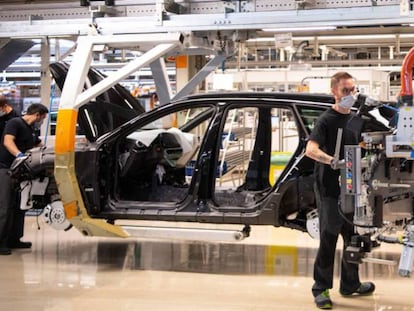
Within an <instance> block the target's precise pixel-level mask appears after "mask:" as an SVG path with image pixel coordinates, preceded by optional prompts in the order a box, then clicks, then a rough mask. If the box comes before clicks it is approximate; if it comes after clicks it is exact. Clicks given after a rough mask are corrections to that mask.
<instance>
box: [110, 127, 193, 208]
mask: <svg viewBox="0 0 414 311" xmlns="http://www.w3.org/2000/svg"><path fill="white" fill-rule="evenodd" d="M120 148H121V151H120V154H119V159H118V172H119V173H118V174H117V176H118V178H117V179H118V185H117V189H118V198H119V199H120V200H131V201H159V202H163V201H166V202H168V201H181V200H183V199H184V198H185V196H186V194H187V190H188V184H187V183H186V179H185V166H186V164H187V163H188V162H189V161H190V160H191V158H192V157H193V155H194V154H195V152H196V150H197V148H198V143H197V139H196V137H195V135H193V134H191V133H184V132H182V131H180V130H179V129H177V128H170V129H152V130H142V131H137V132H133V133H131V134H130V135H128V136H127V137H126V138H125V143H124V146H120ZM161 189H163V190H162V191H161ZM167 189H168V190H167Z"/></svg>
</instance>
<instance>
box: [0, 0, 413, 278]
mask: <svg viewBox="0 0 414 311" xmlns="http://www.w3.org/2000/svg"><path fill="white" fill-rule="evenodd" d="M299 2H300V1H298V3H299ZM403 2H404V1H401V3H403ZM246 3H247V4H249V3H248V2H246ZM246 3H244V4H246ZM269 3H270V4H272V5H274V4H273V3H272V2H271V1H270V2H269ZM304 3H305V4H306V1H304ZM372 3H374V2H372ZM375 3H377V2H375ZM407 3H408V2H407ZM195 4H197V3H195ZM230 4H233V7H232V8H229V7H228V6H229V5H230ZM237 4H238V5H234V3H232V2H227V1H225V2H223V3H221V2H220V6H219V7H223V12H220V13H214V14H204V15H200V16H198V17H197V18H194V16H191V17H190V16H188V15H186V14H175V12H174V14H168V13H169V12H166V11H165V8H163V5H161V2H157V4H156V5H154V7H155V8H156V10H155V13H156V14H155V17H156V18H154V16H152V15H151V16H139V18H140V19H139V21H138V22H137V19H136V16H123V17H122V18H121V17H119V16H117V14H135V13H131V12H143V11H144V10H141V11H140V10H135V7H134V10H132V9H131V10H130V11H128V10H125V13H123V11H122V10H118V11H117V10H114V9H111V8H105V7H99V8H98V9H97V10H98V11H99V10H103V12H100V11H99V12H92V13H91V16H92V18H89V17H86V18H82V19H75V18H74V19H73V20H71V21H70V23H68V21H67V20H66V21H65V20H59V19H56V20H52V21H50V20H49V21H48V20H47V18H46V17H44V18H32V16H30V18H27V21H26V20H25V21H24V22H23V21H7V20H6V17H7V16H6V15H5V17H4V18H3V19H4V21H2V22H1V23H0V30H1V31H0V37H1V38H5V37H8V36H9V35H10V33H14V34H15V36H16V37H21V38H28V37H40V38H43V39H44V37H47V36H50V37H53V36H56V37H60V36H63V37H65V36H78V37H77V41H76V50H75V53H74V56H73V59H72V61H71V65H70V66H69V65H68V64H66V63H63V62H57V63H54V64H51V65H50V71H51V73H52V74H53V76H54V79H55V81H56V83H57V85H58V86H59V87H60V88H61V90H62V95H61V99H60V104H59V109H58V117H57V124H56V137H55V145H54V149H52V148H37V149H33V150H31V151H30V152H28V153H27V156H26V157H22V158H18V159H16V160H15V162H14V164H13V166H12V168H11V171H12V174H13V176H14V177H15V178H16V179H17V180H18V181H19V182H20V187H21V195H22V200H21V208H22V209H30V208H33V209H41V210H43V212H42V214H41V217H43V219H44V220H45V222H46V223H49V224H50V225H51V226H52V227H54V228H55V229H58V230H68V229H70V228H71V227H75V228H76V229H77V230H79V231H80V232H81V233H82V234H84V235H85V236H106V237H122V238H127V237H164V238H186V239H200V240H220V241H224V240H230V241H240V240H242V239H244V238H246V237H248V236H249V232H250V226H252V225H271V226H275V227H280V226H283V227H287V228H292V229H295V230H300V231H303V232H308V233H309V234H310V235H311V236H312V237H315V238H317V237H318V219H317V212H316V210H317V208H316V200H315V196H314V192H313V181H314V180H313V162H312V160H310V159H309V158H307V157H305V155H304V151H305V146H306V141H307V138H308V137H309V133H310V131H311V130H312V126H313V122H314V121H315V120H316V118H317V116H319V115H320V114H321V113H322V112H323V111H324V110H326V109H328V108H329V107H330V106H331V105H332V103H333V102H334V99H333V97H332V96H328V95H313V94H305V93H302V94H298V93H260V92H258V93H253V92H227V93H224V92H223V93H211V94H201V95H189V94H191V92H192V91H193V90H194V89H195V88H196V86H197V85H198V84H199V83H200V82H201V81H203V80H204V79H205V78H206V77H207V75H208V74H209V73H210V72H211V71H212V70H214V69H215V68H217V66H219V65H220V64H221V63H222V62H223V61H224V60H226V58H227V57H228V55H231V54H233V53H234V49H235V48H236V47H235V46H236V44H237V43H239V42H242V41H245V40H247V39H249V38H250V37H252V36H254V34H253V32H254V31H255V30H256V29H263V28H269V27H270V26H272V27H283V26H291V25H294V26H308V25H309V24H315V23H322V24H324V23H326V22H331V23H332V24H335V25H337V26H354V25H361V26H364V25H365V26H368V25H370V24H372V23H373V22H372V21H373V20H376V19H380V20H381V22H382V23H384V24H393V23H395V20H396V16H397V17H398V18H399V20H400V22H401V23H406V24H408V23H410V22H411V20H412V17H411V16H409V14H408V13H407V14H401V12H402V11H403V10H402V9H401V7H398V6H397V5H395V6H392V9H390V8H388V7H387V6H386V5H383V6H381V5H373V6H372V7H369V6H368V7H364V6H363V3H362V2H361V4H360V5H361V7H358V8H352V9H349V8H346V10H347V11H350V10H351V11H352V13H353V14H351V15H352V18H349V14H348V15H345V14H341V11H340V10H333V9H329V10H328V13H327V12H326V10H325V11H323V10H322V11H323V12H322V13H321V12H319V11H318V10H299V11H295V10H292V11H286V12H284V11H282V10H280V9H279V10H275V11H273V12H272V11H269V12H267V11H266V10H264V9H263V10H264V11H260V12H251V10H252V5H245V6H241V4H243V2H240V1H239V2H237ZM295 4H296V3H295ZM200 5H201V4H200ZM355 5H356V4H355ZM266 7H267V6H266V5H263V8H266ZM67 10H68V12H71V11H73V10H74V9H73V8H68V9H67ZM77 10H80V8H77ZM106 10H108V12H104V11H106ZM344 10H345V9H344ZM46 11H47V10H46ZM46 11H45V8H44V7H42V9H41V10H40V9H39V12H36V14H37V15H33V17H35V16H41V14H45V13H43V12H46ZM59 11H62V12H63V11H64V10H63V9H61V10H59ZM65 12H66V11H65ZM82 12H83V11H82ZM313 12H316V13H313ZM404 12H405V11H404ZM6 13H7V12H5V13H2V14H6ZM46 13H47V12H46ZM107 13H108V14H107ZM22 14H23V13H22ZM55 14H58V13H56V12H55ZM59 14H63V13H59ZM65 14H67V13H65ZM105 14H107V15H114V16H113V17H106V16H104V17H102V16H101V15H105ZM136 14H138V13H136ZM9 15H10V16H15V15H13V14H9ZM298 15H300V16H301V21H300V22H298V21H297V20H298V18H297V16H298ZM378 16H380V17H378ZM332 21H335V22H332ZM194 23H197V25H194ZM212 29H213V30H212ZM45 41H47V40H45ZM114 48H120V49H123V48H125V49H128V48H130V49H131V50H139V52H142V54H140V56H139V57H136V58H135V59H134V60H132V61H130V62H129V63H127V64H126V65H124V66H123V67H122V68H120V69H119V70H118V71H116V72H114V73H111V74H110V75H108V76H107V77H106V76H104V75H102V74H100V73H99V72H98V71H96V70H95V69H94V68H92V67H91V64H92V60H93V55H94V53H99V52H103V51H107V50H111V49H114ZM200 54H203V55H211V58H210V60H209V61H208V62H207V64H206V65H205V66H204V67H203V68H202V69H201V70H200V71H199V72H198V73H197V74H196V75H195V76H194V77H193V78H192V79H191V80H190V81H189V82H188V83H187V84H186V85H185V86H184V87H183V88H181V89H180V90H178V92H177V93H176V94H175V95H174V96H173V95H172V91H171V86H170V81H169V80H168V75H167V74H166V68H165V67H166V66H165V63H164V57H165V56H177V55H200ZM413 65H414V49H412V50H411V51H410V52H409V53H408V54H407V56H406V58H405V59H404V62H403V64H402V68H401V82H402V83H401V91H400V96H399V101H398V103H388V102H387V103H385V102H377V101H374V100H371V99H370V98H366V97H364V96H360V97H359V99H358V101H357V103H358V104H357V105H356V107H354V111H355V112H356V113H357V114H358V115H359V116H360V117H361V118H363V119H364V121H365V123H366V125H367V126H366V128H365V130H364V133H363V138H364V142H365V145H366V148H365V149H364V150H361V148H360V147H359V146H345V153H344V154H345V158H344V159H339V158H338V160H344V161H340V162H341V163H343V165H341V168H340V169H341V204H340V206H339V207H338V208H340V209H341V210H342V211H343V212H344V213H353V214H354V217H353V223H354V225H355V227H356V234H355V237H354V240H353V245H352V246H350V247H349V248H348V249H347V252H346V256H347V259H348V260H349V261H353V262H357V263H361V262H363V261H369V260H372V261H374V262H375V259H374V258H371V257H368V256H367V255H368V254H369V253H370V252H371V251H372V250H373V249H374V248H376V247H378V246H379V245H380V243H382V242H383V243H398V244H401V246H402V252H401V257H400V263H399V274H400V275H401V276H410V274H411V272H412V269H413V263H414V216H413V215H414V204H413V193H414V191H413V184H414V174H413V159H414V150H413V148H414V129H413V127H414V122H413V119H414V109H413V90H412V67H413ZM146 66H149V67H150V69H151V71H152V76H153V79H154V82H155V84H156V89H157V95H158V96H159V100H160V106H159V107H158V108H156V109H154V110H152V111H147V112H145V111H144V109H143V108H142V106H140V104H139V103H138V101H136V99H135V98H133V97H132V96H131V94H129V92H128V91H127V90H126V89H124V88H122V87H121V85H119V84H118V83H119V82H121V81H122V80H123V79H124V78H125V77H127V76H129V75H131V74H132V73H134V72H136V71H138V70H139V69H140V68H143V67H146ZM374 110H377V111H379V112H380V115H381V117H380V119H382V121H379V120H378V119H377V117H375V116H374V115H373V114H371V112H372V111H374ZM275 116H277V117H280V118H279V119H280V120H281V119H286V120H291V121H292V123H289V124H290V125H289V126H290V127H291V126H292V124H294V128H295V133H297V141H295V142H294V143H295V144H296V145H297V147H296V148H295V150H294V151H293V152H291V153H289V154H288V155H286V154H282V153H279V154H273V153H272V152H273V149H272V148H271V145H272V140H273V139H275V137H272V134H271V133H272V129H273V128H274V127H275V125H274V124H273V121H274V119H276V118H275ZM282 117H283V118H282ZM384 119H385V122H384V121H383V120H384ZM236 120H237V121H238V122H243V124H244V125H245V126H243V127H242V128H236V127H235V125H234V124H235V123H236V122H235V121H236ZM386 123H387V124H386ZM290 127H288V128H287V129H286V131H289V130H290V129H291V128H290ZM78 128H81V130H82V132H83V134H84V136H83V137H79V136H78V135H77V129H78ZM278 130H280V128H278ZM256 138H257V139H256ZM340 139H341V137H340V135H339V136H338V140H340ZM232 149H236V150H235V151H233V150H232ZM273 157H274V158H276V159H277V160H275V162H278V161H280V159H282V158H283V161H282V162H283V165H282V169H281V172H280V174H279V175H272V170H273V169H274V167H275V166H274V165H272V163H271V159H272V158H273ZM284 157H286V159H285V158H284ZM240 163H241V164H240ZM232 172H235V173H237V174H239V175H240V176H241V182H240V183H239V184H236V182H235V181H234V180H233V179H232V180H231V181H230V182H231V185H232V187H231V189H229V188H226V187H224V186H222V184H221V183H222V181H223V183H224V178H223V176H224V175H226V174H227V175H230V174H231V173H232ZM269 176H271V177H273V178H269ZM127 220H145V221H166V222H168V221H169V222H192V223H214V224H232V225H241V229H240V230H227V229H226V230H213V229H202V228H197V226H195V227H196V228H167V227H156V226H146V227H144V226H133V225H130V224H123V223H122V221H127ZM377 262H378V263H386V264H387V263H389V262H386V261H385V260H383V262H381V260H377Z"/></svg>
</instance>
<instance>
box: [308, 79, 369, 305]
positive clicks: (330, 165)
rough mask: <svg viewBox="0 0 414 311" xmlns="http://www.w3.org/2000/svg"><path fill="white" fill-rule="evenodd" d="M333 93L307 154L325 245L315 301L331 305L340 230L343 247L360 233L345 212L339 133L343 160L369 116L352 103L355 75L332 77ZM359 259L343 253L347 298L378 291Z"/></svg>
mask: <svg viewBox="0 0 414 311" xmlns="http://www.w3.org/2000/svg"><path fill="white" fill-rule="evenodd" d="M331 92H332V95H333V96H334V98H335V103H334V104H333V105H332V107H331V108H330V109H327V110H326V111H325V112H324V113H322V114H321V115H320V117H319V118H318V120H317V121H316V124H315V127H314V128H313V130H312V133H311V134H310V136H309V141H308V143H307V145H306V155H307V156H308V157H309V158H311V159H313V160H315V170H314V174H315V194H316V198H317V206H318V214H319V231H320V244H319V249H318V253H317V255H316V259H315V264H314V270H313V278H314V284H313V286H312V294H313V296H314V300H315V304H316V306H317V307H318V308H320V309H331V308H332V301H331V298H330V295H329V290H330V289H332V287H333V273H334V263H335V254H336V244H337V240H338V237H339V235H341V236H342V238H343V241H344V243H343V244H344V246H343V252H344V251H345V249H346V248H347V246H349V245H350V243H351V237H352V236H353V235H354V226H353V225H352V216H353V215H352V214H345V217H346V218H347V220H348V221H347V220H346V219H345V218H344V217H343V216H342V215H340V213H339V211H338V203H339V199H340V185H339V182H338V179H339V175H340V171H339V169H338V165H337V162H338V159H337V158H336V157H334V155H335V147H336V140H337V133H338V132H339V130H341V131H340V132H342V139H341V148H340V149H341V150H340V154H339V155H338V156H339V159H343V158H344V146H345V145H358V144H359V143H360V142H361V132H362V129H363V120H362V119H361V118H360V117H358V116H357V115H356V114H355V113H353V112H351V108H352V106H353V105H354V103H355V93H356V87H355V80H354V78H353V77H352V76H351V75H350V74H349V73H347V72H338V73H336V74H335V75H333V76H332V78H331ZM358 268H359V267H358V264H355V263H350V262H347V261H346V260H345V258H344V257H342V260H341V274H340V284H339V292H340V294H341V295H342V296H344V297H351V296H356V295H370V294H372V293H373V292H374V290H375V285H374V283H372V282H361V281H360V279H359V272H358Z"/></svg>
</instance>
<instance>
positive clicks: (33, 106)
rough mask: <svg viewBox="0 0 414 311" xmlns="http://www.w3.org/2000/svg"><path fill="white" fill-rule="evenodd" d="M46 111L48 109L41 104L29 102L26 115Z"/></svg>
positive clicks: (41, 113) (44, 112)
mask: <svg viewBox="0 0 414 311" xmlns="http://www.w3.org/2000/svg"><path fill="white" fill-rule="evenodd" d="M48 112H49V109H47V108H46V107H45V106H44V105H42V104H31V105H30V106H29V107H28V108H27V110H26V114H27V115H34V114H36V113H39V114H40V115H43V114H46V113H48Z"/></svg>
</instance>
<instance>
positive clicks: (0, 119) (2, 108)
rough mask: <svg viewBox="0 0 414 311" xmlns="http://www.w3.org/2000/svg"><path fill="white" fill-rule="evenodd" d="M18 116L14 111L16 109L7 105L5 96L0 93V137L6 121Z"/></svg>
mask: <svg viewBox="0 0 414 311" xmlns="http://www.w3.org/2000/svg"><path fill="white" fill-rule="evenodd" d="M19 116H20V115H19V114H18V113H17V112H16V110H14V109H13V107H12V106H10V105H9V102H8V101H7V98H6V97H5V96H4V95H0V137H1V134H3V130H4V127H5V126H6V123H7V121H9V120H10V119H12V118H16V117H19Z"/></svg>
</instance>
